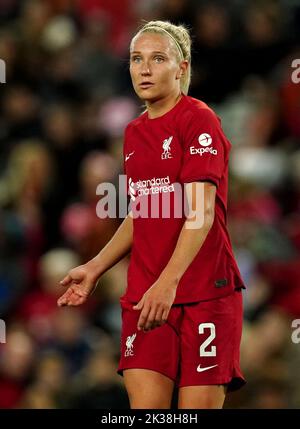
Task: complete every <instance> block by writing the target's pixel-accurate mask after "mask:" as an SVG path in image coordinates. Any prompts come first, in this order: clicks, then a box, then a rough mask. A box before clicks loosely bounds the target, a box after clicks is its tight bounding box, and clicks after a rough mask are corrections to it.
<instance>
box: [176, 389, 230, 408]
mask: <svg viewBox="0 0 300 429" xmlns="http://www.w3.org/2000/svg"><path fill="white" fill-rule="evenodd" d="M225 396H226V386H223V385H220V386H218V385H213V386H185V387H181V388H179V392H178V408H179V409H202V408H208V409H212V408H222V407H223V405H224V401H225Z"/></svg>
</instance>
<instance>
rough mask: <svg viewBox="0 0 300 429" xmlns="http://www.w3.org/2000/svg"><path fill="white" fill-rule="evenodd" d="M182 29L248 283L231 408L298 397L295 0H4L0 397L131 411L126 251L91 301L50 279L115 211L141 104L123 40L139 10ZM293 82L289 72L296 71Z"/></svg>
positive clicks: (93, 249) (98, 236)
mask: <svg viewBox="0 0 300 429" xmlns="http://www.w3.org/2000/svg"><path fill="white" fill-rule="evenodd" d="M150 19H168V20H170V21H171V22H174V23H178V24H179V23H183V24H185V25H187V26H188V27H189V28H190V29H191V33H192V38H193V54H192V55H193V56H192V70H193V71H192V85H191V89H190V95H192V96H194V97H196V98H199V99H201V100H203V101H204V102H206V103H208V104H209V105H210V106H211V107H212V108H213V109H215V111H216V112H217V114H218V115H219V116H220V117H221V119H222V125H223V128H224V130H225V133H226V134H227V136H228V138H229V139H230V141H231V142H232V145H233V148H232V152H231V164H230V190H229V212H228V226H229V229H230V234H231V238H232V242H233V245H234V252H235V255H236V257H237V261H238V264H239V267H240V270H241V272H242V275H243V278H244V280H245V282H246V284H247V287H248V288H247V291H246V292H245V293H244V307H245V321H244V334H243V339H242V347H241V357H242V368H243V371H244V374H245V376H246V378H247V381H248V383H247V385H246V386H245V387H244V388H243V389H242V390H241V391H238V392H236V393H233V394H232V395H230V396H229V397H228V399H227V401H226V407H239V408H300V373H299V362H300V344H295V343H293V342H292V339H291V335H292V331H293V329H292V327H291V323H292V321H293V320H294V319H297V318H299V319H300V83H298V84H297V83H295V82H293V81H292V79H291V75H292V73H293V71H294V70H293V68H292V67H291V64H292V61H293V60H294V59H297V58H298V59H300V2H299V1H297V0H294V1H293V0H253V1H251V0H249V1H248V0H247V1H246V0H245V1H243V0H226V1H215V0H205V1H204V0H122V1H119V0H1V2H0V58H1V59H3V60H4V61H5V63H6V84H1V86H0V112H1V113H0V318H1V319H3V320H5V322H6V326H7V333H6V335H7V338H6V344H0V408H128V406H129V405H128V400H127V395H126V393H125V390H124V386H123V380H122V378H121V377H120V376H119V375H117V374H116V368H117V362H118V357H119V338H120V324H121V315H120V309H119V297H120V296H121V294H122V293H123V292H124V290H125V287H126V270H127V266H128V260H127V259H126V258H125V259H124V260H123V261H121V262H120V263H119V264H117V265H116V266H115V267H114V268H113V269H111V270H110V271H109V272H108V273H106V275H105V276H103V278H102V279H101V281H100V284H99V287H98V288H97V290H96V292H95V293H94V294H93V296H92V297H91V299H90V300H89V302H88V303H86V304H85V305H83V306H82V307H80V308H58V307H57V305H56V300H57V298H58V297H59V296H60V295H61V294H62V292H63V289H62V286H60V285H59V280H61V279H62V278H63V277H64V276H65V274H66V273H67V272H68V270H69V269H71V268H72V267H75V266H76V265H78V264H81V263H84V262H86V261H87V260H89V259H90V258H91V257H93V256H95V255H96V254H97V253H98V252H99V250H100V249H101V248H102V247H103V246H104V245H105V244H106V243H107V241H108V240H109V239H110V237H111V236H112V235H113V234H114V232H115V230H116V228H117V227H118V225H119V224H120V222H121V221H122V219H118V218H116V219H108V218H107V219H100V218H98V217H97V215H96V205H97V202H98V201H99V196H97V195H96V187H97V185H98V184H100V183H103V182H112V183H115V184H116V185H117V183H118V175H119V174H122V173H123V162H122V144H123V131H124V128H125V126H126V125H127V123H128V122H129V121H130V120H132V119H133V118H134V117H136V116H137V115H139V113H140V112H141V107H142V106H141V102H140V101H139V100H138V99H137V98H136V96H135V95H134V92H133V89H132V87H131V82H130V76H129V73H128V46H129V43H130V40H131V37H132V36H133V34H134V33H135V31H136V29H137V27H138V26H139V25H140V24H141V21H142V20H150ZM299 77H300V71H299Z"/></svg>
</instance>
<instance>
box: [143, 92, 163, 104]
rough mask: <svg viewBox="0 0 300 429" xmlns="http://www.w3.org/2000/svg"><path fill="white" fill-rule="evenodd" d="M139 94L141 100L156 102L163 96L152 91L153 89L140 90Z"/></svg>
mask: <svg viewBox="0 0 300 429" xmlns="http://www.w3.org/2000/svg"><path fill="white" fill-rule="evenodd" d="M138 96H139V98H140V99H141V100H143V101H149V102H154V101H157V100H159V99H160V98H161V96H160V95H159V94H155V93H151V91H148V90H144V91H139V92H138Z"/></svg>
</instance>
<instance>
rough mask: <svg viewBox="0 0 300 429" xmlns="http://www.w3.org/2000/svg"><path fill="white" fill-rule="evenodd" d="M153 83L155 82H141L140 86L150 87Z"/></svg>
mask: <svg viewBox="0 0 300 429" xmlns="http://www.w3.org/2000/svg"><path fill="white" fill-rule="evenodd" d="M153 85H154V83H152V82H142V83H140V84H139V87H140V88H142V89H148V88H150V87H151V86H153Z"/></svg>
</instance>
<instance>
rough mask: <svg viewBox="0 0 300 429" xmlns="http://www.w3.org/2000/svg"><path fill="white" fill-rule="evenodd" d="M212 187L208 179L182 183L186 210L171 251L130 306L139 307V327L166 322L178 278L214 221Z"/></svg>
mask: <svg viewBox="0 0 300 429" xmlns="http://www.w3.org/2000/svg"><path fill="white" fill-rule="evenodd" d="M216 189H217V188H216V186H215V185H214V184H212V183H210V182H192V183H188V184H186V187H185V192H186V198H187V203H188V205H187V207H188V213H187V214H186V215H187V216H186V221H185V223H184V225H183V227H182V230H181V232H180V234H179V237H178V240H177V244H176V247H175V249H174V252H173V254H172V256H171V258H170V260H169V262H168V264H167V265H166V267H165V268H164V270H163V271H162V273H161V275H160V276H159V278H158V280H157V281H156V282H155V283H154V284H153V285H152V286H151V288H150V289H148V291H147V292H146V293H145V294H144V295H143V297H142V299H141V300H140V301H139V303H138V304H137V305H136V306H135V307H134V309H136V310H141V314H140V317H139V320H138V329H139V330H141V329H142V330H144V331H148V330H150V329H153V328H155V327H158V326H161V325H163V324H164V323H165V322H166V320H167V318H168V314H169V311H170V309H171V306H172V304H173V302H174V300H175V296H176V290H177V286H178V284H179V281H180V279H181V277H182V276H183V274H184V273H185V271H186V270H187V268H188V267H189V265H190V264H191V263H192V261H193V259H194V258H195V256H196V255H197V253H198V252H199V250H200V248H201V246H202V244H203V243H204V241H205V239H206V237H207V234H208V233H209V230H210V228H211V227H212V224H213V222H214V215H215V198H216Z"/></svg>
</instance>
